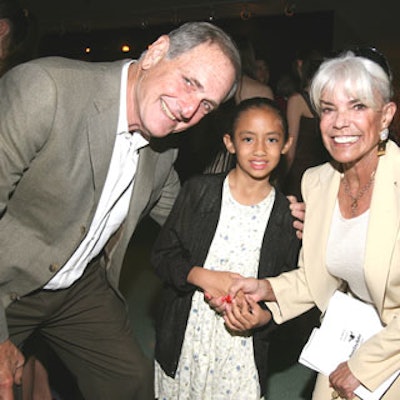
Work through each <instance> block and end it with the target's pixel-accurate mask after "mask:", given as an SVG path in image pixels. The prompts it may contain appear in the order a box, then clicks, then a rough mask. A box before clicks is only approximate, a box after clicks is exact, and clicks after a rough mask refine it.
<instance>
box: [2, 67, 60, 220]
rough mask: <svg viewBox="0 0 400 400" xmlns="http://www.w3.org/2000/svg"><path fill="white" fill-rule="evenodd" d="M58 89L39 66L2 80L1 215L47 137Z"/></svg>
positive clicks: (13, 72)
mask: <svg viewBox="0 0 400 400" xmlns="http://www.w3.org/2000/svg"><path fill="white" fill-rule="evenodd" d="M55 103H56V88H55V86H54V84H53V82H52V80H51V79H50V78H49V77H48V76H47V74H46V73H45V72H44V71H43V70H41V69H40V68H39V67H36V66H27V65H21V66H18V67H16V68H14V69H12V70H11V71H9V72H8V73H7V74H5V75H4V76H3V78H2V79H0V138H1V140H0V218H1V216H2V215H3V213H4V212H5V209H6V207H7V202H8V200H9V198H10V196H11V193H12V192H13V191H14V189H15V187H16V185H17V184H18V181H19V180H20V179H21V178H22V175H23V173H24V172H25V171H26V170H28V169H29V165H30V164H31V163H32V162H33V160H34V159H35V157H36V155H37V154H38V153H39V152H40V150H41V148H42V147H43V146H44V145H45V143H46V141H47V140H48V136H49V133H50V129H49V127H50V126H51V123H52V121H53V119H54V112H55V107H54V105H55Z"/></svg>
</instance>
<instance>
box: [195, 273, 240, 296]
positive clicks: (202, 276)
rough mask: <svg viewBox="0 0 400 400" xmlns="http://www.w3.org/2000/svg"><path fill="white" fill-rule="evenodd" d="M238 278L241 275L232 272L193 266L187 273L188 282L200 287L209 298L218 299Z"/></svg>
mask: <svg viewBox="0 0 400 400" xmlns="http://www.w3.org/2000/svg"><path fill="white" fill-rule="evenodd" d="M238 278H242V276H241V275H240V274H236V273H234V272H226V271H212V270H209V269H205V268H201V267H194V268H192V270H191V271H190V273H189V275H188V282H189V283H192V284H193V285H195V286H197V287H199V288H200V289H202V290H203V291H204V293H207V296H209V298H210V299H212V298H217V299H218V298H220V297H224V296H226V295H227V294H228V292H229V288H230V287H231V286H232V284H233V282H234V281H235V280H236V279H238Z"/></svg>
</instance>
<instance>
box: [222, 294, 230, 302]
mask: <svg viewBox="0 0 400 400" xmlns="http://www.w3.org/2000/svg"><path fill="white" fill-rule="evenodd" d="M222 300H223V301H224V302H226V303H228V304H231V303H232V297H231V295H230V294H227V295H226V296H225V297H223V299H222Z"/></svg>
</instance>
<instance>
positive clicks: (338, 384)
mask: <svg viewBox="0 0 400 400" xmlns="http://www.w3.org/2000/svg"><path fill="white" fill-rule="evenodd" d="M329 382H330V384H331V386H332V388H333V389H334V390H335V391H336V392H337V394H338V395H339V396H340V397H341V398H342V399H349V400H351V399H353V398H354V397H355V394H354V390H356V389H357V387H358V386H360V384H361V383H360V381H359V380H358V379H357V378H356V377H355V376H354V375H353V374H352V372H351V371H350V368H349V366H348V364H347V362H343V363H341V364H339V365H338V367H337V368H336V369H335V370H334V371H333V372H332V373H331V374H330V375H329Z"/></svg>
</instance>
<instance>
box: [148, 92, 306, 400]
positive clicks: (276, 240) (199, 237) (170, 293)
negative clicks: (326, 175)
mask: <svg viewBox="0 0 400 400" xmlns="http://www.w3.org/2000/svg"><path fill="white" fill-rule="evenodd" d="M232 122H233V123H232V130H231V133H230V134H226V135H225V136H224V143H225V146H226V148H227V149H228V151H229V152H230V153H231V154H235V156H236V160H237V161H236V166H235V168H233V169H232V170H231V171H230V172H229V173H228V174H217V175H203V176H197V177H194V178H191V179H190V180H189V181H187V182H186V183H185V185H184V186H183V187H182V190H181V192H180V195H179V196H178V199H177V201H176V203H175V206H174V208H173V210H172V212H171V214H170V216H169V218H168V220H167V222H166V224H165V225H164V227H163V228H162V230H161V232H160V235H159V237H158V239H157V241H156V243H155V246H154V250H153V254H152V262H153V264H154V266H155V269H156V272H157V274H158V275H159V276H160V277H161V279H162V280H163V282H164V283H165V285H164V288H163V294H162V298H161V300H160V313H159V316H158V319H157V324H156V350H155V358H156V363H155V368H156V370H155V391H156V397H157V398H158V399H159V400H163V399H171V400H172V399H174V400H175V399H191V400H197V399H213V400H215V399H216V400H218V399H241V400H244V399H246V400H252V399H254V400H256V399H260V398H261V397H262V396H263V395H264V394H265V392H266V380H267V371H266V369H267V361H268V360H267V357H268V355H267V353H268V346H269V331H270V330H271V329H270V328H271V326H270V325H271V324H269V325H268V326H267V324H268V322H269V320H270V313H269V311H268V310H267V309H266V308H265V306H264V305H263V304H262V303H260V304H258V303H254V302H251V300H249V303H245V302H244V300H243V304H239V305H235V306H234V307H235V310H234V311H235V317H236V318H235V319H236V325H237V329H236V330H235V331H232V330H228V329H227V328H226V326H225V325H224V319H223V316H221V315H220V314H218V313H217V312H216V311H215V310H213V309H212V308H211V307H210V306H209V304H208V303H207V301H206V298H207V296H208V295H209V296H210V297H220V296H226V295H227V293H228V290H229V287H230V286H231V284H232V283H233V280H234V279H235V278H236V277H239V276H253V277H256V276H257V277H259V278H262V277H267V276H275V275H278V274H280V273H281V272H282V271H284V270H288V269H291V268H293V266H295V265H296V262H297V255H298V250H299V241H298V239H297V238H296V233H295V230H294V229H293V227H292V223H293V218H292V216H291V214H290V210H289V207H288V201H287V199H286V198H285V197H284V196H283V195H282V194H281V193H280V192H279V191H278V190H276V189H275V188H274V187H273V186H272V184H271V182H270V179H271V174H272V172H273V171H274V169H275V168H276V167H277V166H278V164H279V161H280V157H281V154H284V153H286V152H287V150H288V148H289V146H290V143H289V142H288V137H287V124H286V120H285V118H284V116H283V115H282V114H281V112H280V110H279V108H278V107H277V106H276V104H275V103H274V102H273V101H271V100H269V99H265V98H253V99H249V100H245V101H243V102H242V103H240V104H239V105H238V106H237V108H236V110H235V115H234V117H233V121H232ZM205 294H206V295H205ZM225 299H226V301H228V302H229V301H230V299H229V296H226V297H225Z"/></svg>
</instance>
